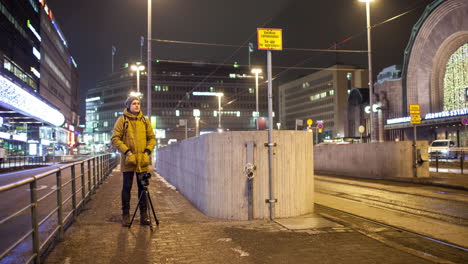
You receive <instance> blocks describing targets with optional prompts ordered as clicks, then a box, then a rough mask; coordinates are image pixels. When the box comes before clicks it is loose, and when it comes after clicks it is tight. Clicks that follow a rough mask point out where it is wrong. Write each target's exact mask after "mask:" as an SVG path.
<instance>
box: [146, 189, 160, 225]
mask: <svg viewBox="0 0 468 264" xmlns="http://www.w3.org/2000/svg"><path fill="white" fill-rule="evenodd" d="M148 201H149V205H150V206H151V210H152V211H153V216H154V220H156V225H157V226H159V220H158V218H157V217H156V213H155V212H154V207H153V202H152V201H151V197H150V195H149V193H148ZM148 211H149V208H148ZM150 219H151V217H150Z"/></svg>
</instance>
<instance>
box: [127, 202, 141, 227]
mask: <svg viewBox="0 0 468 264" xmlns="http://www.w3.org/2000/svg"><path fill="white" fill-rule="evenodd" d="M142 198H143V193H141V194H140V198H138V204H137V206H136V208H135V212H134V213H133V216H132V220H131V221H130V225H128V228H130V227H132V224H133V219H135V215H136V212H137V211H138V208H139V207H140V203H141V199H142Z"/></svg>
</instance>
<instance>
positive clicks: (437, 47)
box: [375, 0, 468, 146]
mask: <svg viewBox="0 0 468 264" xmlns="http://www.w3.org/2000/svg"><path fill="white" fill-rule="evenodd" d="M467 29H468V2H467V1H464V0H445V1H443V0H436V1H434V2H432V3H431V4H430V5H428V6H427V7H426V10H425V12H424V14H423V15H422V16H421V18H420V20H419V21H418V22H417V23H416V24H415V25H414V27H413V31H412V32H413V34H412V35H411V38H410V40H409V42H408V45H407V48H406V51H405V56H404V59H403V67H402V76H401V80H397V81H395V80H388V81H385V82H382V83H380V84H376V86H375V88H376V89H375V91H376V93H377V94H378V95H383V94H384V93H388V92H389V91H393V95H392V96H388V95H387V98H388V104H389V106H388V109H387V110H386V115H387V116H388V119H387V120H386V125H385V131H386V133H385V134H386V138H387V140H396V139H402V140H410V139H412V138H413V129H412V127H413V125H412V124H411V123H410V119H409V111H408V108H409V105H410V104H419V105H420V108H421V123H420V124H417V138H418V139H421V140H429V141H432V140H435V139H446V138H447V139H451V140H453V141H455V142H457V145H458V146H468V133H467V132H466V130H465V127H466V125H465V124H468V31H467Z"/></svg>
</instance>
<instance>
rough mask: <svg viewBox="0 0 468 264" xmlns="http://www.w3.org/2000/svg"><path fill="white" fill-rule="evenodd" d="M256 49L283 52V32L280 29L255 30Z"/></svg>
mask: <svg viewBox="0 0 468 264" xmlns="http://www.w3.org/2000/svg"><path fill="white" fill-rule="evenodd" d="M257 38H258V49H261V50H283V32H282V29H280V28H257Z"/></svg>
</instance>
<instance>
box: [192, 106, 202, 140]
mask: <svg viewBox="0 0 468 264" xmlns="http://www.w3.org/2000/svg"><path fill="white" fill-rule="evenodd" d="M193 116H194V117H195V136H196V137H198V136H199V135H200V109H193Z"/></svg>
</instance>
